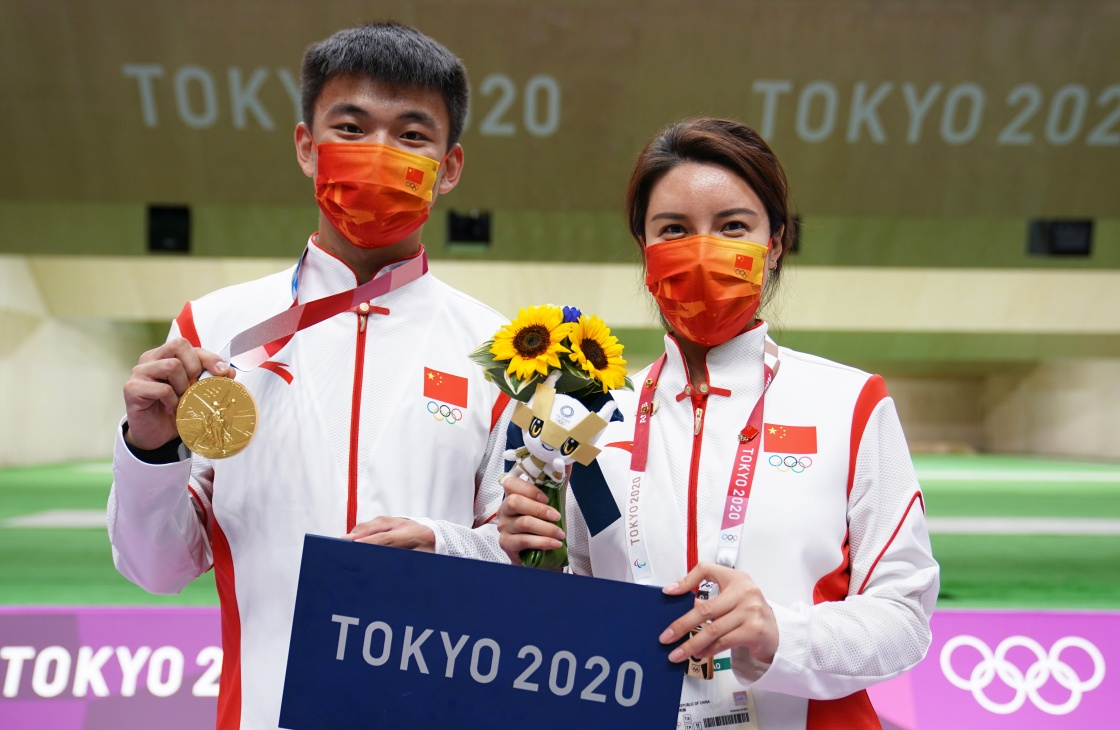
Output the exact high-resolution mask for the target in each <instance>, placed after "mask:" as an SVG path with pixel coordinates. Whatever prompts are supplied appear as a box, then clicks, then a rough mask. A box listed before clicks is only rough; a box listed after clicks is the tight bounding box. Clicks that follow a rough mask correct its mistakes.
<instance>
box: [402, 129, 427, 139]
mask: <svg viewBox="0 0 1120 730" xmlns="http://www.w3.org/2000/svg"><path fill="white" fill-rule="evenodd" d="M401 137H402V138H403V139H407V140H408V141H409V142H426V141H428V138H427V137H425V136H424V135H423V134H422V133H420V132H417V131H415V130H413V131H408V132H405V133H404V134H402V135H401Z"/></svg>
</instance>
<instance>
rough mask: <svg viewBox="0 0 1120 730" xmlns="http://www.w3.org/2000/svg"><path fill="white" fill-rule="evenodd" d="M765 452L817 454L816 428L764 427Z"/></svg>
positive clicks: (768, 424) (777, 425) (779, 425)
mask: <svg viewBox="0 0 1120 730" xmlns="http://www.w3.org/2000/svg"><path fill="white" fill-rule="evenodd" d="M762 432H763V433H764V434H765V437H764V438H765V439H766V441H765V445H764V450H765V451H769V452H774V453H779V454H815V453H817V427H816V426H783V425H782V424H780V423H767V424H765V425H763V427H762Z"/></svg>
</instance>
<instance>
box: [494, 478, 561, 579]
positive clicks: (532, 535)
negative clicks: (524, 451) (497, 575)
mask: <svg viewBox="0 0 1120 730" xmlns="http://www.w3.org/2000/svg"><path fill="white" fill-rule="evenodd" d="M502 488H503V489H505V491H506V498H505V499H504V500H502V506H501V508H500V509H499V510H498V544H499V545H501V546H502V550H504V551H505V553H506V555H508V556H509V559H510V562H511V563H513V564H514V565H521V558H520V557H518V556H519V555H520V553H521V551H522V550H533V549H536V550H553V549H555V548H558V547H560V545H561V544H562V543H561V542H560V541H561V540H563V539H564V531H563V530H561V529H560V528H559V527H557V526H556V525H554V524H552V522H555V521H556V520H559V519H560V513H559V512H557V511H556V510H554V509H553V508H552V507H549V506H548V497H547V496H546V495H545V493H544V492H542V491H541V490H539V489H537V487H536V486H535V485H533V484H530V483H529V482H527V481H525V480H524V479H521V478H519V477H506V480H505V481H504V482H502Z"/></svg>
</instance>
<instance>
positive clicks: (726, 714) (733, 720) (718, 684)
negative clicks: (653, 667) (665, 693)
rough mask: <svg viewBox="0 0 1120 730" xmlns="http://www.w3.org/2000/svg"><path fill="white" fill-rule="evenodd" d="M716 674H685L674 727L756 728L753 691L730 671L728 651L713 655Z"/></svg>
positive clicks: (693, 729)
mask: <svg viewBox="0 0 1120 730" xmlns="http://www.w3.org/2000/svg"><path fill="white" fill-rule="evenodd" d="M714 663H715V677H714V678H713V679H710V680H708V679H702V678H699V677H688V676H686V677H685V678H684V689H683V690H682V691H681V705H680V709H679V710H678V711H677V730H710V729H711V728H721V729H725V730H759V727H760V726H759V724H758V717H757V715H756V713H755V704H754V694H753V693H752V692H751V691H750V690H749V689H745V688H744V687H743V686H742V685H741V684H739V682H738V681H737V680H736V679H735V675H734V674H733V673H732V672H731V652H725V653H723V654H720V655H719V656H717V657H716V658H715V662H714Z"/></svg>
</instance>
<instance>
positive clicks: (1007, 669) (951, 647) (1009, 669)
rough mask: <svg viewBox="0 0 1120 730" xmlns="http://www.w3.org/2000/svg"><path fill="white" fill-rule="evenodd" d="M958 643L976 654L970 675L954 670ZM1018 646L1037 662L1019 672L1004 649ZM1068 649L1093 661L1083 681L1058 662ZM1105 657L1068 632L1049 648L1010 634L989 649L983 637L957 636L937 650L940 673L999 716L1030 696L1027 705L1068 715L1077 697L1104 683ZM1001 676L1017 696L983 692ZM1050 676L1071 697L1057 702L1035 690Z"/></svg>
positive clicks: (1089, 643)
mask: <svg viewBox="0 0 1120 730" xmlns="http://www.w3.org/2000/svg"><path fill="white" fill-rule="evenodd" d="M962 646H967V647H969V648H972V649H975V650H976V651H977V652H979V653H980V661H979V662H978V663H977V664H976V666H975V667H973V669H972V671H971V672H970V673H969V674H968V677H967V678H965V677H962V676H960V675H959V674H957V671H956V669H954V668H953V663H952V661H953V653H954V652H955V651H956V650H957V649H959V648H960V647H962ZM1016 647H1022V648H1024V649H1026V650H1027V651H1029V652H1031V653H1032V654H1034V658H1035V661H1034V663H1033V664H1031V666H1030V667H1028V668H1027V670H1026V672H1023V671H1022V670H1020V669H1019V667H1017V666H1015V664H1013V663H1012V662H1010V661H1008V660H1007V653H1008V652H1009V651H1011V650H1012V649H1014V648H1016ZM1066 649H1080V650H1081V651H1083V652H1085V653H1086V654H1087V655H1088V656H1089V658H1090V659H1092V660H1093V674H1092V675H1091V676H1090V677H1089V678H1088V679H1081V677H1079V676H1078V675H1077V672H1076V671H1074V669H1073V667H1071V666H1070V665H1068V664H1066V663H1065V662H1063V661H1062V659H1061V656H1062V652H1064V651H1065V650H1066ZM1104 669H1105V664H1104V655H1103V654H1101V651H1100V649H1098V648H1097V647H1096V646H1094V645H1093V644H1092V643H1091V642H1090V641H1088V640H1087V639H1083V638H1081V637H1080V636H1066V637H1064V638H1061V639H1058V640H1057V641H1055V642H1054V645H1053V646H1052V647H1050V651H1044V650H1043V648H1042V645H1041V644H1039V643H1038V642H1037V641H1035V640H1034V639H1032V638H1030V637H1027V636H1009V637H1007V638H1006V639H1004V640H1003V641H1001V642H1000V643H999V646H997V647H996V650H995V651H994V652H993V651H992V650H991V648H990V647H989V646H988V645H987V644H985V643H984V642H983V641H982V640H981V639H978V638H976V637H975V636H968V635H961V636H955V637H953V638H952V639H950V640H949V641H947V642H945V646H943V647H942V648H941V672H942V674H944V675H945V678H946V679H948V680H949V682H950V683H951V684H952V685H953V686H954V687H958V688H960V689H963V690H967V691H969V692H971V693H972V696H973V698H974V699H975V700H976V702H977V703H978V704H979V705H980V706H981V707H983V708H984V709H985V710H987V711H988V712H992V713H995V714H997V715H1010V714H1011V713H1013V712H1015V711H1017V710H1018V709H1019V708H1020V707H1022V706H1023V704H1024V703H1025V702H1026V701H1027V699H1030V701H1031V703H1032V704H1033V705H1034V706H1035V707H1037V708H1038V709H1040V710H1042V711H1043V712H1045V713H1046V714H1048V715H1068V714H1069V713H1071V712H1073V711H1074V710H1075V709H1077V706H1078V705H1080V704H1081V698H1082V696H1083V695H1084V694H1085V693H1086V692H1090V691H1092V690H1094V689H1096V688H1097V687H1099V686H1100V684H1101V682H1102V681H1104ZM996 677H999V679H1000V681H1001V682H1003V683H1004V684H1005V685H1007V686H1008V687H1010V688H1011V689H1013V690H1014V691H1015V696H1014V697H1012V698H1011V699H1010V700H1008V701H1007V702H1002V703H1000V702H995V701H994V700H991V699H989V698H988V696H987V694H985V693H984V690H985V689H986V688H987V687H988V685H990V684H991V683H992V681H993V680H995V678H996ZM1051 677H1053V679H1054V681H1055V682H1057V683H1058V684H1059V685H1061V687H1063V688H1064V689H1065V690H1067V691H1068V692H1069V699H1067V700H1066V701H1065V702H1062V703H1060V704H1055V703H1052V702H1050V701H1048V700H1047V699H1045V698H1044V697H1042V695H1040V694H1039V692H1038V690H1039V689H1041V688H1042V687H1043V686H1044V685H1045V684H1046V683H1047V682H1049V681H1050V678H1051Z"/></svg>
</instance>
